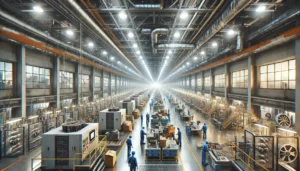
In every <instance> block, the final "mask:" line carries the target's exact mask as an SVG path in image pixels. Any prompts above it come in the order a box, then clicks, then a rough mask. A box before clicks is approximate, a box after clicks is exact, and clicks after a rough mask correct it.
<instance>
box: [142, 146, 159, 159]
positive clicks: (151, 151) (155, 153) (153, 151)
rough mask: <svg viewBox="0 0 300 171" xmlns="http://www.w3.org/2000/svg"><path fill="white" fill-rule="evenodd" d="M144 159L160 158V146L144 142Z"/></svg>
mask: <svg viewBox="0 0 300 171" xmlns="http://www.w3.org/2000/svg"><path fill="white" fill-rule="evenodd" d="M144 154H145V156H144V157H145V160H161V148H160V147H159V146H158V144H148V143H147V144H146V147H145V149H144Z"/></svg>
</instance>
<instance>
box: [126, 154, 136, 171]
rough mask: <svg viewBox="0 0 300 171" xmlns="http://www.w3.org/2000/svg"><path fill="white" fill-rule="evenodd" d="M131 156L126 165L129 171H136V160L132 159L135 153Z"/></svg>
mask: <svg viewBox="0 0 300 171" xmlns="http://www.w3.org/2000/svg"><path fill="white" fill-rule="evenodd" d="M131 154H132V156H131V157H130V158H129V160H128V165H129V167H130V171H136V169H138V163H137V160H136V158H135V157H134V155H135V152H134V151H132V153H131Z"/></svg>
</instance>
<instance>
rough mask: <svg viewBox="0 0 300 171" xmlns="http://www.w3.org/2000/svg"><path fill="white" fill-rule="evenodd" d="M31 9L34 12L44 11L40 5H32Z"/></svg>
mask: <svg viewBox="0 0 300 171" xmlns="http://www.w3.org/2000/svg"><path fill="white" fill-rule="evenodd" d="M33 10H34V11H35V12H44V10H43V8H42V7H40V6H34V7H33Z"/></svg>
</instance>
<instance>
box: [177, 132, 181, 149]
mask: <svg viewBox="0 0 300 171" xmlns="http://www.w3.org/2000/svg"><path fill="white" fill-rule="evenodd" d="M177 130H178V132H177V135H178V145H179V147H181V131H180V128H177Z"/></svg>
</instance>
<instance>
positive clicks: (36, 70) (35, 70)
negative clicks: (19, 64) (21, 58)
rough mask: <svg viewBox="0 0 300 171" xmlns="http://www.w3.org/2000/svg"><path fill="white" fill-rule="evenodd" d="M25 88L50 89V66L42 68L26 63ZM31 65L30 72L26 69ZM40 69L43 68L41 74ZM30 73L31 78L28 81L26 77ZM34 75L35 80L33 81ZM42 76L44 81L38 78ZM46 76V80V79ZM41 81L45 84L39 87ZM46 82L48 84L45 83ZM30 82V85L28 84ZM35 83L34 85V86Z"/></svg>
mask: <svg viewBox="0 0 300 171" xmlns="http://www.w3.org/2000/svg"><path fill="white" fill-rule="evenodd" d="M25 67H26V73H25V74H26V89H50V88H51V68H44V67H39V66H34V65H26V66H25ZM30 67H31V72H30V71H29V70H28V68H30ZM41 70H43V72H42V74H41ZM29 75H31V78H32V80H31V81H28V77H27V76H29ZM35 77H36V79H37V80H36V81H35ZM41 77H42V78H44V81H41V79H40V78H41ZM46 78H48V82H47V81H46V80H47V79H46ZM42 83H44V84H45V87H41V85H42ZM47 83H48V84H47ZM29 84H31V86H28V85H29ZM35 84H36V87H35Z"/></svg>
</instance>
